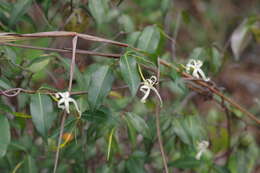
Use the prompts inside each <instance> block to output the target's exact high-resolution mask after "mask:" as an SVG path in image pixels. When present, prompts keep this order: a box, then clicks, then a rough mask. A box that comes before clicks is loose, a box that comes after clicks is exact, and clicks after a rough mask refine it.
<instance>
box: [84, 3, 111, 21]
mask: <svg viewBox="0 0 260 173" xmlns="http://www.w3.org/2000/svg"><path fill="white" fill-rule="evenodd" d="M88 7H89V10H90V12H91V14H92V16H93V17H94V19H95V20H96V21H97V23H98V24H101V23H104V22H105V21H106V18H107V12H108V2H107V0H89V1H88Z"/></svg>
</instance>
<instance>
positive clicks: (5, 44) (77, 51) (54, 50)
mask: <svg viewBox="0 0 260 173" xmlns="http://www.w3.org/2000/svg"><path fill="white" fill-rule="evenodd" d="M0 45H4V46H11V47H19V48H25V49H36V50H44V51H49V52H61V53H71V52H72V50H71V49H56V48H45V47H37V46H29V45H21V44H14V43H2V42H0ZM76 54H83V55H94V56H103V57H108V58H120V57H121V54H110V53H100V52H94V51H88V50H80V49H76Z"/></svg>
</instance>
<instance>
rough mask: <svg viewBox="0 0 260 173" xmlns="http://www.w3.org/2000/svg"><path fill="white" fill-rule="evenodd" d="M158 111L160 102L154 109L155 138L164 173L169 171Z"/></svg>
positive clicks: (158, 76) (157, 87)
mask: <svg viewBox="0 0 260 173" xmlns="http://www.w3.org/2000/svg"><path fill="white" fill-rule="evenodd" d="M157 79H158V81H160V64H159V58H158V71H157ZM156 89H157V91H158V93H159V90H160V85H159V83H158V84H157V86H156ZM160 112H161V106H160V104H156V110H155V118H156V132H157V138H158V142H159V147H160V152H161V155H162V160H163V166H164V170H165V173H169V171H168V165H167V159H166V155H165V153H164V148H163V141H162V136H161V127H160Z"/></svg>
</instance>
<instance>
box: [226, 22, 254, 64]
mask: <svg viewBox="0 0 260 173" xmlns="http://www.w3.org/2000/svg"><path fill="white" fill-rule="evenodd" d="M247 22H248V20H244V21H243V22H242V23H241V24H240V25H239V26H238V27H237V28H236V29H235V31H234V32H233V33H232V35H231V40H230V42H231V49H232V51H233V54H234V57H235V60H239V57H240V54H241V53H242V52H243V51H244V50H245V48H246V47H247V46H248V44H249V42H250V41H251V40H252V35H251V34H250V30H249V29H250V28H249V26H248V25H247Z"/></svg>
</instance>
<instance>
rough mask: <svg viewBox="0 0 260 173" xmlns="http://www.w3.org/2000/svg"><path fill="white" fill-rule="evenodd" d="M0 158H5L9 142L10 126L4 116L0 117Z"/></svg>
mask: <svg viewBox="0 0 260 173" xmlns="http://www.w3.org/2000/svg"><path fill="white" fill-rule="evenodd" d="M0 129H1V135H0V158H1V157H3V156H5V154H6V151H7V148H8V145H9V144H10V141H11V134H10V126H9V122H8V119H7V118H6V117H5V116H4V115H0Z"/></svg>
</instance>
